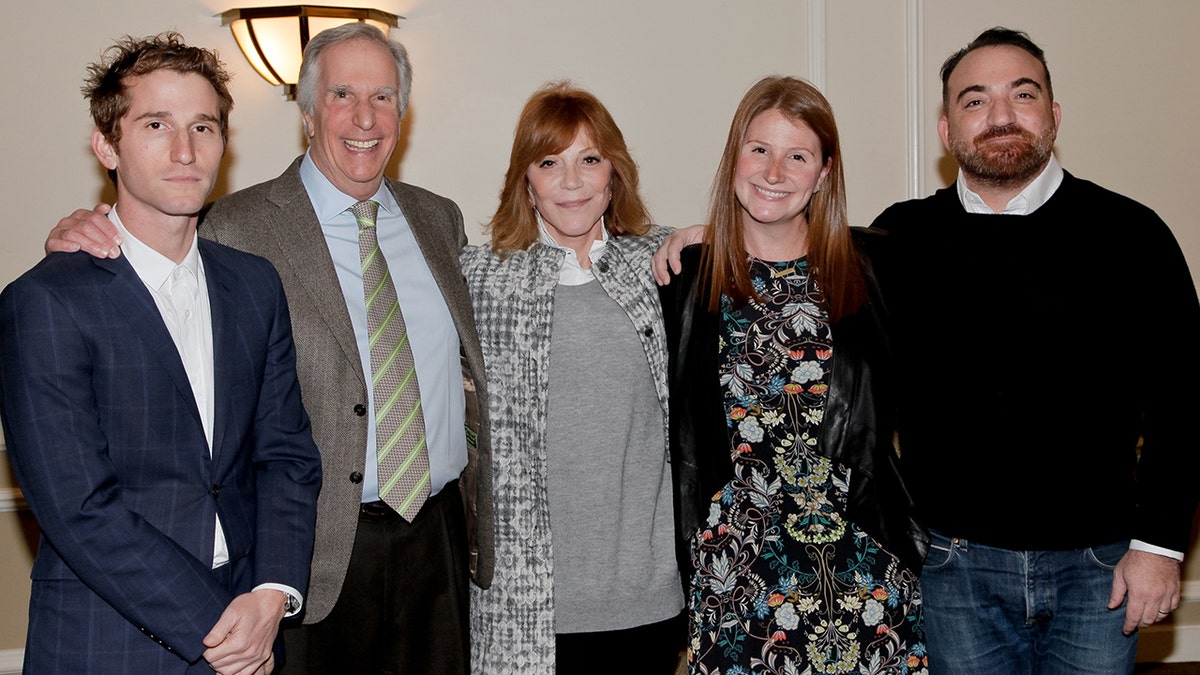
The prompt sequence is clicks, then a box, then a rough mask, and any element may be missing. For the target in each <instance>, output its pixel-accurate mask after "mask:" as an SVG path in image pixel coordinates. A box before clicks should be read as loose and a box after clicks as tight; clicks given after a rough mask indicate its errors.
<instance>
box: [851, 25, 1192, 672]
mask: <svg viewBox="0 0 1200 675" xmlns="http://www.w3.org/2000/svg"><path fill="white" fill-rule="evenodd" d="M942 83H943V114H942V117H941V119H940V120H939V122H938V132H939V134H940V135H941V138H942V141H943V143H944V144H945V146H946V149H947V150H948V151H949V152H950V153H951V154H953V155H954V157H955V158H956V159H957V160H958V163H959V167H960V171H959V175H958V180H957V181H956V183H955V185H953V186H951V187H948V188H945V189H942V190H939V191H938V192H937V193H935V194H934V195H933V196H931V197H929V198H926V199H921V200H913V201H908V202H904V203H900V204H896V205H894V206H892V207H890V208H889V209H887V210H886V211H884V212H883V214H881V215H880V216H879V217H878V218H877V219H876V220H875V222H874V224H873V225H872V228H874V229H876V230H881V231H883V232H885V233H886V236H885V237H882V240H883V241H882V247H881V251H880V253H881V256H880V257H879V260H878V261H877V264H876V271H877V274H878V275H879V277H880V282H881V286H882V289H883V293H884V297H885V300H886V302H887V303H888V311H889V312H890V314H891V317H892V320H893V322H894V326H893V327H894V336H895V342H894V345H893V346H894V348H895V354H896V355H897V359H898V362H899V365H900V369H899V373H900V377H899V378H898V382H897V384H898V386H899V387H900V388H901V393H902V394H903V395H902V396H899V397H897V398H898V400H900V401H902V404H901V406H902V407H901V410H900V416H899V419H900V429H899V431H900V452H901V462H902V465H903V467H904V471H905V479H906V480H907V482H908V485H909V487H910V489H911V490H912V492H913V495H914V498H915V500H916V503H917V507H918V515H919V517H920V518H921V519H922V520H923V522H924V524H926V525H928V526H929V527H930V528H931V529H932V530H933V535H934V538H933V545H932V548H931V550H930V553H929V556H928V558H927V559H926V563H925V567H924V570H923V576H922V586H923V594H924V602H925V619H926V628H927V641H928V645H929V650H930V653H929V657H930V663H931V664H933V666H932V667H933V668H935V669H936V672H939V673H970V674H975V673H980V674H983V673H988V674H991V673H1038V672H1042V673H1046V672H1081V673H1082V672H1086V673H1093V674H1099V673H1129V672H1132V670H1133V665H1134V657H1135V654H1136V650H1137V628H1138V627H1140V626H1147V625H1150V624H1152V623H1154V622H1156V621H1159V620H1161V619H1163V618H1164V617H1166V616H1167V615H1169V614H1170V612H1171V611H1173V610H1174V609H1175V608H1176V607H1177V606H1178V604H1179V588H1180V571H1179V568H1180V561H1181V560H1182V558H1183V551H1185V550H1187V547H1188V539H1189V536H1190V532H1191V521H1192V516H1193V514H1194V513H1195V512H1196V505H1197V499H1198V494H1197V485H1198V482H1197V480H1196V474H1197V465H1198V463H1200V462H1198V461H1197V452H1196V450H1195V448H1194V447H1193V446H1194V444H1195V430H1196V427H1195V426H1193V424H1194V422H1193V420H1194V418H1196V416H1197V415H1200V388H1198V386H1197V385H1198V383H1200V358H1198V354H1197V350H1198V349H1200V306H1198V304H1197V300H1196V291H1195V286H1194V284H1193V282H1192V278H1191V275H1190V273H1189V271H1188V268H1187V263H1186V262H1185V260H1184V257H1183V254H1182V252H1181V251H1180V249H1179V246H1178V245H1177V244H1176V242H1175V239H1174V237H1173V236H1172V234H1171V232H1170V230H1169V229H1168V228H1167V226H1166V224H1165V223H1163V221H1162V220H1161V219H1160V218H1159V217H1158V216H1157V215H1155V213H1154V212H1153V211H1151V210H1150V209H1148V208H1146V207H1145V206H1142V205H1141V204H1138V203H1137V202H1135V201H1133V200H1131V199H1128V198H1126V197H1123V196H1121V195H1118V194H1115V193H1113V192H1110V191H1108V190H1105V189H1104V188H1101V187H1099V186H1097V185H1095V184H1094V183H1091V182H1088V181H1086V180H1082V179H1079V178H1076V177H1074V176H1072V175H1071V174H1070V173H1067V172H1065V171H1064V170H1063V169H1062V167H1060V166H1059V164H1058V162H1057V161H1056V160H1055V158H1054V155H1053V154H1052V148H1053V145H1054V140H1055V136H1056V133H1057V130H1058V125H1059V121H1060V110H1059V105H1058V103H1055V102H1054V98H1053V93H1052V90H1051V88H1050V74H1049V71H1048V69H1047V67H1046V62H1045V58H1044V56H1043V53H1042V50H1041V49H1040V48H1039V47H1038V46H1037V45H1035V44H1034V43H1033V42H1032V41H1031V40H1030V39H1029V38H1028V36H1026V35H1025V34H1024V33H1020V32H1016V31H1011V30H1007V29H1003V28H995V29H991V30H989V31H985V32H984V33H982V34H981V35H980V36H979V37H978V38H976V39H975V41H973V42H972V43H971V44H970V45H968V46H967V47H966V48H965V49H963V50H962V51H960V52H958V53H956V54H954V55H953V56H951V57H950V59H948V60H947V61H946V63H945V64H944V65H943V67H942Z"/></svg>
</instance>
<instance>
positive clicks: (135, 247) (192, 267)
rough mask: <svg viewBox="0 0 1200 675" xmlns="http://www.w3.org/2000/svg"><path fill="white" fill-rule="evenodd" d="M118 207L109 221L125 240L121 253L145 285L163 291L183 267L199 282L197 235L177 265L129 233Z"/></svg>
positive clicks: (193, 237)
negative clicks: (178, 269) (167, 282)
mask: <svg viewBox="0 0 1200 675" xmlns="http://www.w3.org/2000/svg"><path fill="white" fill-rule="evenodd" d="M118 206H120V205H119V204H118V205H115V206H113V208H112V210H111V211H109V212H108V219H109V221H111V222H112V224H113V225H115V226H116V227H117V231H119V232H120V233H121V237H122V238H123V242H122V243H121V253H122V254H123V255H124V256H125V258H126V259H127V260H129V264H130V266H132V267H133V271H134V272H137V275H138V278H140V279H141V280H142V282H143V283H145V284H146V285H147V286H149V287H150V288H153V289H155V290H162V288H163V284H164V283H166V281H167V279H168V278H170V276H171V273H172V272H174V271H175V268H176V267H183V268H185V269H187V270H188V271H190V272H191V273H192V275H193V276H194V277H195V278H196V279H197V280H199V279H200V249H199V247H198V244H197V242H198V241H199V239H198V237H197V235H195V234H193V235H192V246H191V248H189V249H188V252H187V255H186V256H184V258H183V262H181V263H179V264H178V265H176V264H175V261H174V260H171V259H170V258H168V257H167V256H165V255H163V254H161V253H159V252H158V251H155V250H154V249H152V248H150V247H149V246H147V245H146V244H145V243H144V242H142V241H141V240H140V239H138V238H137V237H135V236H133V235H132V234H130V233H129V230H128V229H126V228H125V224H124V223H122V222H121V217H120V216H118V215H117V207H118Z"/></svg>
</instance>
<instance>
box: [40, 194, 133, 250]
mask: <svg viewBox="0 0 1200 675" xmlns="http://www.w3.org/2000/svg"><path fill="white" fill-rule="evenodd" d="M111 210H112V208H111V207H110V206H108V205H107V204H97V205H96V208H95V210H92V211H86V210H84V209H79V210H78V211H76V212H75V213H72V214H71V215H69V216H67V217H66V218H63V219H62V220H60V221H58V224H57V225H55V226H54V229H52V230H50V236H48V237H47V238H46V253H47V254H49V253H57V252H65V253H74V252H75V251H81V250H82V251H86V252H88V253H90V254H92V255H94V256H96V257H97V258H119V257H120V256H121V235H120V234H118V233H117V227H116V226H115V225H113V224H112V222H111V221H110V220H109V219H108V218H107V217H106V215H105V214H107V213H108V212H109V211H111Z"/></svg>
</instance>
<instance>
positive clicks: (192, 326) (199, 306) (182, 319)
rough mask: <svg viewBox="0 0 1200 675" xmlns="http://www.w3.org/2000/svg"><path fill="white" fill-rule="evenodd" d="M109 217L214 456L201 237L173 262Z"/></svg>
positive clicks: (221, 537) (219, 538) (218, 549)
mask: <svg viewBox="0 0 1200 675" xmlns="http://www.w3.org/2000/svg"><path fill="white" fill-rule="evenodd" d="M108 219H109V220H110V221H112V223H113V224H114V225H116V226H117V230H118V231H120V233H121V237H122V238H123V240H124V241H123V243H122V244H121V253H122V254H123V255H124V256H125V258H126V259H127V260H128V261H129V264H130V265H131V266H132V267H133V271H134V272H136V273H137V275H138V278H139V279H141V280H142V283H143V284H145V285H146V288H147V289H149V291H150V296H151V297H153V298H154V304H155V305H157V306H158V313H159V314H161V315H162V319H163V323H165V324H166V325H167V332H169V333H170V334H171V340H173V341H174V342H175V349H177V350H179V358H180V359H181V360H182V361H183V369H184V371H185V372H187V377H188V383H189V384H191V385H192V395H193V396H194V397H195V399H196V407H197V408H199V410H200V421H201V423H202V424H203V426H204V440H205V441H206V442H207V443H208V455H209V457H210V458H211V457H212V439H213V436H212V428H213V410H214V405H213V397H214V391H215V389H214V386H213V336H212V309H211V307H210V306H209V302H208V284H207V283H206V277H205V275H204V263H203V261H201V259H200V249H199V248H198V247H197V243H196V242H197V238H196V235H194V234H193V235H192V246H191V248H189V249H188V252H187V255H186V256H185V257H184V259H183V262H181V263H179V264H178V265H176V264H175V262H174V261H173V260H171V259H170V258H168V257H166V256H164V255H163V254H161V253H159V252H158V251H155V250H154V249H152V248H150V247H149V246H147V245H146V244H145V243H143V242H142V241H140V240H139V239H138V238H137V237H135V236H133V235H132V234H130V233H129V230H127V229H125V225H124V223H122V222H121V219H120V217H119V216H118V215H117V206H114V207H113V209H112V211H109V213H108ZM227 562H229V547H228V545H227V544H226V542H225V532H224V531H223V530H222V529H221V519H220V518H217V529H216V535H215V541H214V542H213V568H214V569H215V568H217V567H220V566H221V565H224V564H225V563H227Z"/></svg>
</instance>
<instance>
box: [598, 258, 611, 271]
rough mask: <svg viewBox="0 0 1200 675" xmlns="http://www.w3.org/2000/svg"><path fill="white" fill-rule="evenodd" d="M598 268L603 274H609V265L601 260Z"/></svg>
mask: <svg viewBox="0 0 1200 675" xmlns="http://www.w3.org/2000/svg"><path fill="white" fill-rule="evenodd" d="M596 268H597V269H599V270H600V271H601V272H607V271H608V263H607V262H605V261H603V260H601V261H600V262H599V263H596Z"/></svg>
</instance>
